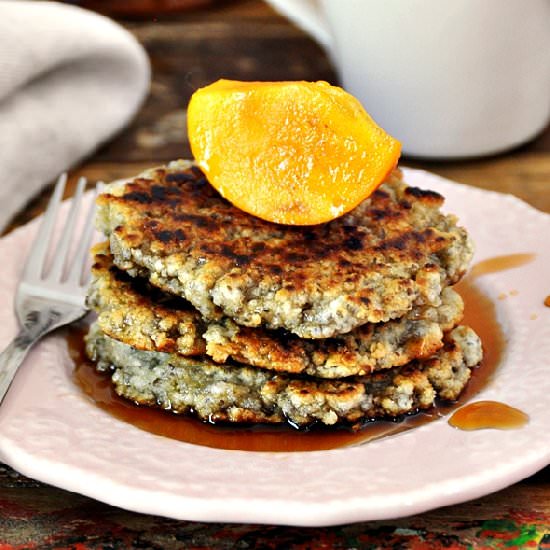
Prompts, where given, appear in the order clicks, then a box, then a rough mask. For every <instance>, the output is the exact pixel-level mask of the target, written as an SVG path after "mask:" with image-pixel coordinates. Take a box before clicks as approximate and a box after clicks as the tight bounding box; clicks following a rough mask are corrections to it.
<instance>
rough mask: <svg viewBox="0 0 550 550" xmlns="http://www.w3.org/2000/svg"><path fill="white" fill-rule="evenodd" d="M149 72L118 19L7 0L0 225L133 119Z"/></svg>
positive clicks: (1, 7) (2, 14) (0, 8)
mask: <svg viewBox="0 0 550 550" xmlns="http://www.w3.org/2000/svg"><path fill="white" fill-rule="evenodd" d="M149 77H150V72H149V61H148V59H147V56H146V54H145V52H144V50H143V48H142V47H141V46H140V45H139V44H138V42H137V41H136V40H135V39H134V37H133V36H132V35H131V34H130V33H129V32H127V31H126V30H124V29H123V28H122V27H120V26H119V25H117V24H116V23H114V22H113V21H111V20H110V19H108V18H106V17H102V16H100V15H97V14H94V13H91V12H88V11H86V10H83V9H80V8H77V7H75V6H69V5H64V4H58V3H55V2H33V1H19V0H17V1H15V0H3V1H1V2H0V205H1V207H0V228H2V227H4V226H5V224H6V223H7V222H8V221H9V219H10V217H11V216H12V215H13V214H14V213H15V212H16V211H17V210H18V209H20V208H22V207H23V206H24V205H25V203H26V202H27V201H28V199H29V198H30V197H31V196H32V195H33V194H35V193H36V192H37V191H38V190H39V188H40V187H41V186H42V185H44V184H45V183H47V182H49V181H52V180H53V179H54V178H55V177H56V176H57V175H58V174H59V173H60V172H62V171H64V170H67V169H68V168H69V167H70V166H71V165H73V164H75V163H76V162H77V161H78V160H79V159H81V158H82V157H83V156H85V155H87V154H89V153H90V152H91V151H93V150H94V149H95V148H96V147H97V146H98V145H99V144H100V143H101V142H103V141H105V140H106V139H107V138H109V137H110V136H112V135H113V134H114V133H115V132H116V131H117V130H119V129H120V128H122V127H123V126H124V125H125V124H127V123H128V122H129V121H130V119H131V118H132V116H133V115H134V113H135V112H136V110H137V109H138V108H139V106H140V104H141V102H142V100H143V99H144V97H145V95H146V93H147V91H148V88H149Z"/></svg>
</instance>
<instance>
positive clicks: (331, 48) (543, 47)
mask: <svg viewBox="0 0 550 550" xmlns="http://www.w3.org/2000/svg"><path fill="white" fill-rule="evenodd" d="M268 2H269V3H270V4H271V5H272V6H273V7H274V8H276V9H277V10H278V11H280V12H282V13H283V14H285V15H287V16H288V17H289V18H290V19H291V20H292V21H294V22H295V23H296V24H298V25H299V26H300V27H302V28H303V29H304V30H306V31H307V32H309V33H310V34H311V35H312V36H313V37H314V38H315V39H316V40H317V41H318V42H319V43H321V44H322V45H323V46H324V47H325V48H326V49H327V51H328V53H329V55H330V57H331V59H332V60H333V62H334V64H335V66H336V68H337V70H338V72H339V75H340V78H341V82H342V85H343V87H344V88H345V89H346V90H347V91H349V92H350V93H352V94H353V95H354V96H356V97H357V98H358V99H359V100H360V101H361V102H362V104H363V106H364V107H365V109H366V110H367V111H368V112H369V113H370V115H371V116H372V117H373V118H374V120H376V121H377V122H378V124H380V126H382V127H383V128H384V129H385V130H386V131H387V132H388V133H389V134H391V135H392V136H394V137H395V138H397V139H398V140H399V141H401V143H402V144H403V152H404V154H407V155H411V156H416V157H424V158H458V157H472V156H480V155H487V154H493V153H498V152H501V151H505V150H507V149H510V148H513V147H515V146H517V145H520V144H522V143H524V142H526V141H528V140H529V139H531V138H533V137H534V136H535V135H536V134H537V133H538V132H540V131H541V130H542V129H544V128H545V127H546V125H547V124H548V121H549V120H550V0H448V1H444V0H268Z"/></svg>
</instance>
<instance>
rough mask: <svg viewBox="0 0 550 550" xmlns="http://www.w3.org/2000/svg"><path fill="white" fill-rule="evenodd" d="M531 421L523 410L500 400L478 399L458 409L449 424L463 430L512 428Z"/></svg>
mask: <svg viewBox="0 0 550 550" xmlns="http://www.w3.org/2000/svg"><path fill="white" fill-rule="evenodd" d="M527 422H529V416H528V415H526V414H525V413H524V412H523V411H520V410H519V409H516V408H515V407H510V406H509V405H506V404H504V403H500V402H499V401H476V402H474V403H469V404H468V405H466V406H465V407H462V408H461V409H458V410H457V411H455V412H454V413H453V415H452V416H451V418H449V424H450V425H451V426H454V427H455V428H460V429H461V430H483V429H486V428H492V429H499V430H511V429H514V428H521V427H522V426H525V424H527Z"/></svg>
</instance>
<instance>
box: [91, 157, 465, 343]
mask: <svg viewBox="0 0 550 550" xmlns="http://www.w3.org/2000/svg"><path fill="white" fill-rule="evenodd" d="M442 203H443V198H442V197H441V196H440V195H439V194H437V193H434V192H432V191H423V190H420V189H417V188H414V187H409V186H407V185H406V184H405V183H404V182H403V181H402V180H401V179H400V175H399V172H398V171H396V172H394V173H393V174H392V175H391V176H390V177H389V179H388V180H387V181H386V182H385V183H384V184H383V185H382V186H380V187H379V189H378V190H377V191H375V192H374V193H373V194H372V195H371V196H370V197H369V198H368V199H366V200H365V201H364V202H363V203H361V204H360V205H359V206H358V207H357V208H356V209H355V210H353V211H351V212H350V213H349V214H347V215H346V216H343V217H341V218H338V219H337V220H334V221H333V222H330V223H326V224H321V225H317V226H303V227H297V226H284V225H277V224H273V223H269V222H265V221H263V220H260V219H259V218H255V217H253V216H250V215H249V214H246V213H244V212H242V211H240V210H239V209H237V208H235V207H234V206H232V205H231V204H230V203H229V202H227V201H226V200H225V199H223V198H222V197H221V196H220V195H219V194H218V192H217V191H216V190H215V189H214V188H213V187H211V186H210V185H209V184H208V182H207V181H206V179H205V178H204V176H203V174H202V173H201V171H200V170H199V169H198V168H197V167H196V166H193V165H192V164H191V163H190V162H187V161H176V162H173V163H170V164H169V165H168V166H166V167H161V168H157V169H153V170H149V171H147V172H144V173H143V174H141V175H140V176H138V177H137V178H135V179H133V180H132V181H129V182H126V183H124V184H118V185H115V186H113V187H110V188H109V189H108V192H107V193H105V194H103V195H101V196H100V197H99V199H98V227H99V229H100V230H101V231H103V232H104V233H105V234H106V235H107V236H108V238H109V241H110V248H111V252H112V254H113V258H114V263H115V265H116V266H117V267H119V268H120V269H122V270H124V271H126V272H128V273H129V274H130V275H131V276H142V277H145V278H146V279H148V280H149V282H150V283H151V284H152V285H153V286H155V287H158V288H159V289H161V290H163V291H165V292H167V293H169V294H173V295H177V296H180V297H182V298H184V299H185V300H187V301H189V302H190V303H191V304H192V305H193V306H194V307H195V308H196V309H197V310H198V311H199V312H200V314H201V316H202V317H203V318H204V320H205V322H208V323H212V322H218V323H220V322H222V323H223V322H224V321H223V320H224V319H225V318H229V319H232V320H233V321H234V322H235V323H236V324H238V325H242V326H247V327H265V328H268V329H281V330H286V331H289V332H291V333H293V334H295V335H297V336H299V337H301V338H310V339H311V338H329V337H333V336H335V335H338V334H343V333H347V332H349V331H351V330H353V329H355V328H356V327H359V326H361V325H364V324H366V323H379V322H387V321H390V320H391V319H396V318H399V317H402V316H403V315H405V314H406V313H407V312H409V311H410V310H411V309H412V308H413V307H422V306H435V307H437V306H439V305H440V304H441V296H442V289H443V288H444V287H445V286H448V285H451V284H453V283H455V282H456V281H458V280H459V279H460V277H461V276H462V274H463V273H464V271H465V270H466V267H467V265H468V262H469V261H470V259H471V257H472V245H471V242H470V240H469V238H468V236H467V234H466V231H465V230H464V229H463V228H461V227H459V226H457V224H456V219H455V218H454V217H453V216H450V215H445V214H443V213H442V212H441V211H440V207H441V205H442Z"/></svg>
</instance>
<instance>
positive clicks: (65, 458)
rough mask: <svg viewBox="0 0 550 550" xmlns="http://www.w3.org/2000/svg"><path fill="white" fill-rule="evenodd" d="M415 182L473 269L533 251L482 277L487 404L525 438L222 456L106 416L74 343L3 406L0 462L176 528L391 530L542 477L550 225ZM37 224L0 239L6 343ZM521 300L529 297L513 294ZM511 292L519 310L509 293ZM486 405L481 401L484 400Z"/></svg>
mask: <svg viewBox="0 0 550 550" xmlns="http://www.w3.org/2000/svg"><path fill="white" fill-rule="evenodd" d="M405 176H406V180H407V181H408V182H409V183H411V184H413V185H417V186H419V187H423V188H428V189H434V190H436V191H439V192H441V193H442V194H443V195H444V196H445V197H446V198H447V201H446V206H445V208H446V210H448V211H451V212H454V213H456V214H457V215H458V216H459V218H460V220H461V223H462V224H463V225H465V226H466V227H467V228H468V230H469V231H470V233H471V235H472V237H473V239H474V241H475V243H476V247H477V252H476V258H475V260H474V261H475V262H477V261H480V260H483V259H486V258H490V257H494V256H499V255H508V254H519V253H534V254H536V257H535V259H534V260H533V261H532V262H531V263H528V264H526V265H523V266H522V267H518V268H515V269H510V270H507V271H502V272H498V273H493V274H486V275H484V276H482V277H480V278H479V279H478V282H477V284H478V285H479V287H480V288H481V290H482V291H483V292H484V293H485V294H486V295H488V296H489V297H491V298H492V299H493V301H494V303H495V305H496V308H497V314H498V318H499V321H500V322H501V324H502V326H503V330H504V332H505V335H506V338H507V342H508V345H507V353H506V356H505V358H504V359H503V361H502V364H501V365H500V367H499V368H498V371H497V373H496V375H495V377H494V379H493V381H492V382H491V383H490V385H489V386H488V387H486V388H485V389H484V390H483V391H482V393H481V394H479V395H478V396H477V398H479V399H492V400H497V401H502V402H504V403H507V404H509V405H512V406H515V407H518V408H519V409H521V410H523V411H525V412H526V413H527V414H528V415H529V417H530V421H529V423H528V424H527V425H526V426H525V427H523V428H521V429H519V430H514V431H500V430H481V431H474V432H464V431H460V430H456V429H454V428H451V427H450V426H449V425H448V424H447V422H446V420H445V419H441V420H438V421H435V422H432V423H429V424H425V425H422V426H420V427H418V428H416V429H414V430H410V431H407V432H404V433H401V434H399V435H395V436H391V437H387V438H385V439H381V440H377V441H373V442H371V443H369V444H367V445H363V446H356V447H347V448H341V449H336V450H331V451H315V452H310V453H266V452H245V451H224V450H218V449H211V448H206V447H200V446H195V445H190V444H186V443H180V442H177V441H173V440H170V439H166V438H163V437H160V436H155V435H152V434H149V433H147V432H144V431H141V430H139V429H137V428H135V427H133V426H131V425H128V424H126V423H123V422H121V421H119V420H117V419H115V418H113V417H111V416H110V415H109V414H108V413H106V412H104V411H103V410H101V409H99V408H96V407H95V406H94V405H93V404H92V403H91V402H90V401H89V400H88V399H87V398H86V397H85V396H83V395H82V393H81V391H80V389H79V388H78V387H77V386H76V385H75V384H74V382H73V379H72V376H71V370H72V363H71V360H70V359H69V356H68V353H67V349H66V342H65V340H64V338H63V337H62V336H54V337H50V338H47V339H46V340H44V341H43V342H42V343H41V344H40V345H38V346H37V347H36V348H35V349H34V350H33V351H32V352H31V354H30V355H29V357H28V359H27V361H26V362H25V364H24V365H23V366H22V368H21V370H20V371H19V373H18V375H17V377H16V379H15V381H14V383H13V385H12V388H11V390H10V392H9V394H8V396H7V397H6V400H5V403H4V405H3V406H2V408H1V409H0V459H1V460H3V461H4V462H6V463H8V464H10V465H11V466H13V467H14V468H15V469H17V470H19V471H20V472H22V473H24V474H25V475H28V476H30V477H33V478H36V479H39V480H41V481H44V482H46V483H50V484H52V485H55V486H57V487H61V488H63V489H67V490H70V491H76V492H79V493H82V494H84V495H88V496H90V497H93V498H96V499H98V500H101V501H104V502H107V503H109V504H113V505H116V506H120V507H123V508H127V509H129V510H135V511H138V512H147V513H152V514H158V515H163V516H167V517H172V518H178V519H187V520H201V521H231V522H257V523H260V522H261V523H270V524H287V525H303V526H322V525H332V524H338V523H346V522H355V521H361V520H376V519H390V518H396V517H399V516H407V515H410V514H414V513H418V512H422V511H424V510H428V509H431V508H435V507H438V506H444V505H448V504H454V503H458V502H462V501H465V500H468V499H472V498H475V497H479V496H481V495H485V494H487V493H490V492H493V491H496V490H498V489H502V488H503V487H506V486H508V485H510V484H512V483H514V482H516V481H518V480H520V479H522V478H524V477H526V476H529V475H530V474H532V473H534V472H536V471H537V470H539V469H540V468H542V467H544V466H545V465H546V464H547V463H548V462H549V457H550V443H549V438H548V430H549V428H550V422H549V420H550V376H549V375H548V368H549V367H550V364H549V357H550V308H547V307H544V305H543V300H544V298H545V296H546V295H548V294H550V246H549V244H548V243H549V237H550V216H548V215H547V214H544V213H541V212H539V211H537V210H535V209H533V208H531V207H530V206H528V205H527V204H525V203H524V202H522V201H520V200H518V199H517V198H514V197H512V196H508V195H502V194H499V193H493V192H488V191H482V190H480V189H475V188H472V187H468V186H466V185H461V184H457V183H453V182H450V181H448V180H444V179H442V178H440V177H438V176H435V175H433V174H429V173H426V172H421V171H416V170H410V169H408V170H405ZM35 232H36V224H35V223H32V224H29V225H28V226H25V227H22V228H20V229H18V230H17V231H15V232H13V233H12V234H10V235H9V236H8V237H6V238H4V239H2V240H1V241H0V257H1V258H2V262H1V264H0V280H1V282H2V284H1V285H0V346H2V347H3V346H5V345H7V343H8V341H9V339H10V338H11V337H12V336H13V335H14V333H15V330H16V321H15V317H14V315H13V313H12V301H13V295H14V289H15V285H16V281H17V277H18V274H19V271H20V269H21V266H22V263H23V260H24V258H25V255H26V252H27V249H28V245H29V242H30V241H31V240H32V238H33V237H34V234H35ZM512 290H517V291H518V293H517V295H515V294H516V293H515V292H513V293H512V295H510V291H512ZM502 293H507V294H508V295H509V298H508V299H507V300H498V299H497V298H498V296H499V295H501V294H502ZM477 398H476V399H477Z"/></svg>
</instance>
